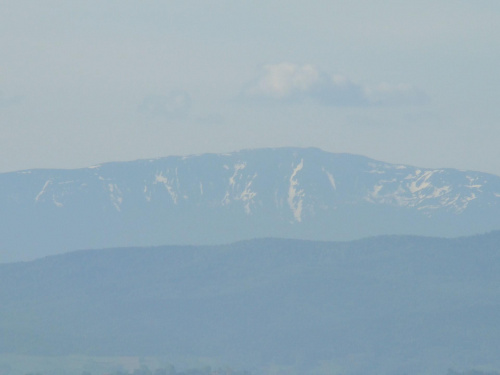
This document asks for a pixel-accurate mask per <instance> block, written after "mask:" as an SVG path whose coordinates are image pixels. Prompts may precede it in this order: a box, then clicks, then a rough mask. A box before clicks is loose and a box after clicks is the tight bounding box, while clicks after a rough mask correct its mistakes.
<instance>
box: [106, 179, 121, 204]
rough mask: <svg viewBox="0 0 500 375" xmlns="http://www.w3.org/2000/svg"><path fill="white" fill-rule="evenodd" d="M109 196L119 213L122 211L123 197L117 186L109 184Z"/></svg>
mask: <svg viewBox="0 0 500 375" xmlns="http://www.w3.org/2000/svg"><path fill="white" fill-rule="evenodd" d="M108 190H109V196H110V198H111V202H112V203H113V206H115V208H116V210H117V211H121V205H122V203H123V196H122V192H121V190H120V189H119V188H118V186H117V185H116V184H108Z"/></svg>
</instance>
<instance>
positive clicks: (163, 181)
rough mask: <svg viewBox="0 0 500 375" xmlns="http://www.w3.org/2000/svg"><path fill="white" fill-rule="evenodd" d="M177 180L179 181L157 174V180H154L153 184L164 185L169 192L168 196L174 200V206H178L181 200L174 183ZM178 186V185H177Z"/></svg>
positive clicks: (161, 173) (160, 173)
mask: <svg viewBox="0 0 500 375" xmlns="http://www.w3.org/2000/svg"><path fill="white" fill-rule="evenodd" d="M176 174H177V169H176ZM175 180H177V181H178V179H170V180H169V179H168V177H167V176H164V175H163V172H159V173H158V172H157V173H156V175H155V179H154V182H153V184H155V185H156V184H163V186H164V187H165V189H166V190H167V192H168V194H169V195H170V198H172V201H173V202H174V204H177V201H178V199H179V196H178V194H177V192H176V191H175V190H174V182H175ZM177 185H178V183H177Z"/></svg>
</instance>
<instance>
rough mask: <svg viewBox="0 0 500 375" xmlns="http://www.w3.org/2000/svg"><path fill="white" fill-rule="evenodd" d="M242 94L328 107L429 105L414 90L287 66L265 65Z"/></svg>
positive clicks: (313, 67) (422, 94) (310, 68)
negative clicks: (369, 83) (363, 82)
mask: <svg viewBox="0 0 500 375" xmlns="http://www.w3.org/2000/svg"><path fill="white" fill-rule="evenodd" d="M244 94H245V96H247V97H249V98H253V99H259V100H266V101H274V102H297V101H305V100H309V101H313V102H317V103H319V104H322V105H327V106H371V105H387V106H389V105H414V104H424V103H426V102H427V101H428V98H427V96H426V95H425V93H423V92H422V91H420V90H418V89H416V88H415V87H413V86H409V85H404V84H398V85H390V84H387V83H381V84H378V85H375V86H367V85H361V84H358V83H355V82H353V81H351V80H350V79H348V78H347V77H345V76H343V75H338V74H337V75H329V74H328V73H325V72H322V71H320V70H319V69H317V68H316V67H315V66H314V65H311V64H307V65H303V66H299V65H296V64H292V63H288V62H285V63H280V64H269V65H265V66H264V67H263V69H262V72H261V74H260V75H259V76H258V77H257V79H256V80H255V81H254V82H253V83H252V84H250V85H249V87H248V88H247V89H246V90H245V91H244Z"/></svg>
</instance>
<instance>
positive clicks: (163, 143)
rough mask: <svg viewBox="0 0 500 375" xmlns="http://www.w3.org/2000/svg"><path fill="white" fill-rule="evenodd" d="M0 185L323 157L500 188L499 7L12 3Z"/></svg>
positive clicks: (7, 8)
mask: <svg viewBox="0 0 500 375" xmlns="http://www.w3.org/2000/svg"><path fill="white" fill-rule="evenodd" d="M0 51H1V53H0V172H5V171H12V170H18V169H27V168H47V167H52V168H74V167H83V166H87V165H91V164H95V163H99V162H105V161H115V160H132V159H138V158H150V157H159V156H167V155H172V154H176V155H178V154H191V153H203V152H227V151H234V150H238V149H243V148H256V147H278V146H315V147H320V148H322V149H324V150H326V151H332V152H350V153H356V154H363V155H366V156H369V157H373V158H376V159H379V160H384V161H389V162H395V163H407V164H413V165H419V166H422V167H455V168H460V169H475V170H481V171H486V172H490V173H495V174H499V175H500V146H499V145H500V105H499V104H498V102H499V98H500V74H499V69H498V66H499V65H500V2H498V1H496V0H495V1H487V0H474V1H465V0H442V1H440V0H434V1H428V0H421V1H418V2H407V1H399V0H398V1H391V0H385V1H382V0H352V1H348V2H347V1H332V0H328V1H322V0H321V1H320V0H318V1H308V2H305V1H295V0H267V1H258V0H257V1H256V0H253V1H243V0H242V1H236V0H233V1H222V0H214V1H189V0H184V1H167V0H164V1H153V0H146V1H130V0H115V1H102V0H101V1H96V0H85V1H77V0H72V1H67V0H65V1H40V0H36V1H35V0H33V1H26V0H15V1H14V0H5V1H0Z"/></svg>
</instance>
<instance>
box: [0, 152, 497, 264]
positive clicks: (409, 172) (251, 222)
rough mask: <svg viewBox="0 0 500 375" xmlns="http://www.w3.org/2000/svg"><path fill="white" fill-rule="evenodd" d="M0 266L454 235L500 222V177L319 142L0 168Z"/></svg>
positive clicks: (487, 227)
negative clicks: (276, 243)
mask: <svg viewBox="0 0 500 375" xmlns="http://www.w3.org/2000/svg"><path fill="white" fill-rule="evenodd" d="M0 216H1V217H2V222H3V223H6V224H5V225H3V226H2V227H1V229H0V251H1V253H0V261H2V262H5V261H12V260H21V259H30V258H34V257H39V256H43V255H47V254H53V253H58V252H64V251H68V250H74V249H81V248H102V247H115V246H131V245H134V246H136V245H160V244H215V243H223V242H230V241H235V240H241V239H249V238H256V237H288V238H303V239H315V240H348V239H355V238H360V237H366V236H373V235H380V234H416V235H433V236H434V235H435V236H458V235H465V234H475V233H480V232H486V231H489V230H494V229H499V228H500V177H499V176H495V175H490V174H486V173H479V172H472V171H459V170H455V169H429V168H418V167H413V166H408V165H397V164H390V163H384V162H380V161H376V160H372V159H369V158H366V157H363V156H357V155H350V154H333V153H328V152H324V151H321V150H319V149H314V148H308V149H299V148H279V149H257V150H246V151H240V152H234V153H230V154H204V155H196V156H183V157H182V156H171V157H165V158H159V159H151V160H138V161H132V162H116V163H106V164H102V165H96V166H92V167H89V168H83V169H74V170H42V169H38V170H26V171H20V172H12V173H3V174H0Z"/></svg>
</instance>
